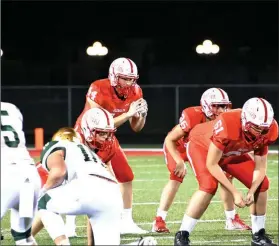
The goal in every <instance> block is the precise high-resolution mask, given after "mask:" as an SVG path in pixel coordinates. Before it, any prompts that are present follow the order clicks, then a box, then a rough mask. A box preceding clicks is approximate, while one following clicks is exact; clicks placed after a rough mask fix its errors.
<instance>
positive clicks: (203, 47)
mask: <svg viewBox="0 0 279 246" xmlns="http://www.w3.org/2000/svg"><path fill="white" fill-rule="evenodd" d="M219 51H220V47H219V46H218V45H217V44H213V43H212V41H211V40H209V39H206V40H204V41H203V43H202V44H199V45H198V46H197V47H196V52H197V53H198V54H200V55H202V54H205V55H210V54H213V55H216V54H217V53H218V52H219Z"/></svg>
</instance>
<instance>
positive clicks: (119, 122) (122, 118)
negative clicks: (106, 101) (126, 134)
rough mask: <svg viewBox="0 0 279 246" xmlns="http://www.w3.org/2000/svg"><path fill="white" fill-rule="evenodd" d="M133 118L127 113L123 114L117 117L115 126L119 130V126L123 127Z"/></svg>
mask: <svg viewBox="0 0 279 246" xmlns="http://www.w3.org/2000/svg"><path fill="white" fill-rule="evenodd" d="M130 118H131V116H129V115H128V114H127V113H123V114H121V115H119V116H117V117H115V118H114V126H115V127H116V128H118V127H119V126H121V125H123V124H124V123H125V122H126V121H127V120H129V119H130Z"/></svg>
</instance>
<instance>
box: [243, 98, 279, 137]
mask: <svg viewBox="0 0 279 246" xmlns="http://www.w3.org/2000/svg"><path fill="white" fill-rule="evenodd" d="M273 119H274V112H273V108H272V106H271V104H270V103H269V102H268V101H266V100H265V99H263V98H258V97H253V98H250V99H249V100H248V101H246V102H245V103H244V105H243V108H242V112H241V123H242V130H243V132H244V134H245V136H246V139H248V141H252V142H255V141H257V140H260V141H261V139H262V138H261V137H262V136H263V135H265V134H267V133H268V131H269V128H270V126H271V124H272V122H273ZM257 142H258V141H257Z"/></svg>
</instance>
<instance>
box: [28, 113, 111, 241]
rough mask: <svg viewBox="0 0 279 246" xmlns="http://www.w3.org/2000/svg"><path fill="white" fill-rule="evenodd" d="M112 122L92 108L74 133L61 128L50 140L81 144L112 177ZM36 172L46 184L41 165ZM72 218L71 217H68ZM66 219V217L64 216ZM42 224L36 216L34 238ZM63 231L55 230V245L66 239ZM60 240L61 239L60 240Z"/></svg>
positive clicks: (108, 115) (104, 114)
mask: <svg viewBox="0 0 279 246" xmlns="http://www.w3.org/2000/svg"><path fill="white" fill-rule="evenodd" d="M115 130H116V129H115V128H114V121H113V118H112V116H111V114H110V113H109V112H107V111H106V110H104V109H101V108H92V109H90V110H88V111H87V112H86V113H85V114H84V115H83V118H82V123H81V128H80V129H78V132H76V131H75V130H74V129H72V128H69V127H64V128H61V129H59V130H58V131H57V133H55V134H54V136H53V138H52V140H53V141H60V140H68V141H75V142H81V143H83V144H85V145H87V146H88V147H90V149H91V150H93V151H94V153H96V154H97V155H98V156H99V157H100V158H101V160H102V161H103V162H104V163H106V164H107V167H108V170H109V171H110V172H111V173H112V175H114V173H113V171H112V169H111V166H110V165H109V164H110V159H111V158H112V156H113V155H114V153H115V150H114V141H113V137H112V136H113V134H114V132H115ZM37 168H38V172H39V174H40V177H41V180H42V184H43V185H44V184H45V183H46V180H47V177H48V171H47V170H46V169H45V168H44V167H43V166H42V164H41V163H38V164H37ZM69 217H73V216H69ZM66 219H67V216H66ZM88 227H89V228H88V230H87V231H88V243H89V245H91V243H92V235H91V233H90V232H91V225H90V223H89V221H88ZM42 228H43V224H42V221H41V216H39V215H38V216H37V217H36V219H35V222H34V223H33V226H32V235H33V236H35V235H36V234H37V233H38V232H39V231H40V230H41V229H42ZM68 233H69V229H68V230H67V228H66V234H67V236H68V237H69V234H68ZM64 234H65V233H64V231H63V230H62V231H61V230H58V229H56V230H55V235H53V236H51V237H52V238H53V240H54V242H56V243H57V244H59V243H60V242H61V240H64V239H65V238H66V237H65V235H64ZM61 238H62V239H61Z"/></svg>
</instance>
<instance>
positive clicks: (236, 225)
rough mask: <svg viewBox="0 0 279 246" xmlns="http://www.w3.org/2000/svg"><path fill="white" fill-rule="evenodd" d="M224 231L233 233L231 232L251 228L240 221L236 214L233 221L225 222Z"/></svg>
mask: <svg viewBox="0 0 279 246" xmlns="http://www.w3.org/2000/svg"><path fill="white" fill-rule="evenodd" d="M225 229H226V230H229V231H233V230H242V231H244V230H251V227H250V226H248V225H246V224H245V222H244V221H243V220H242V219H240V217H239V215H238V214H236V215H235V217H234V219H227V220H226V226H225Z"/></svg>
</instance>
